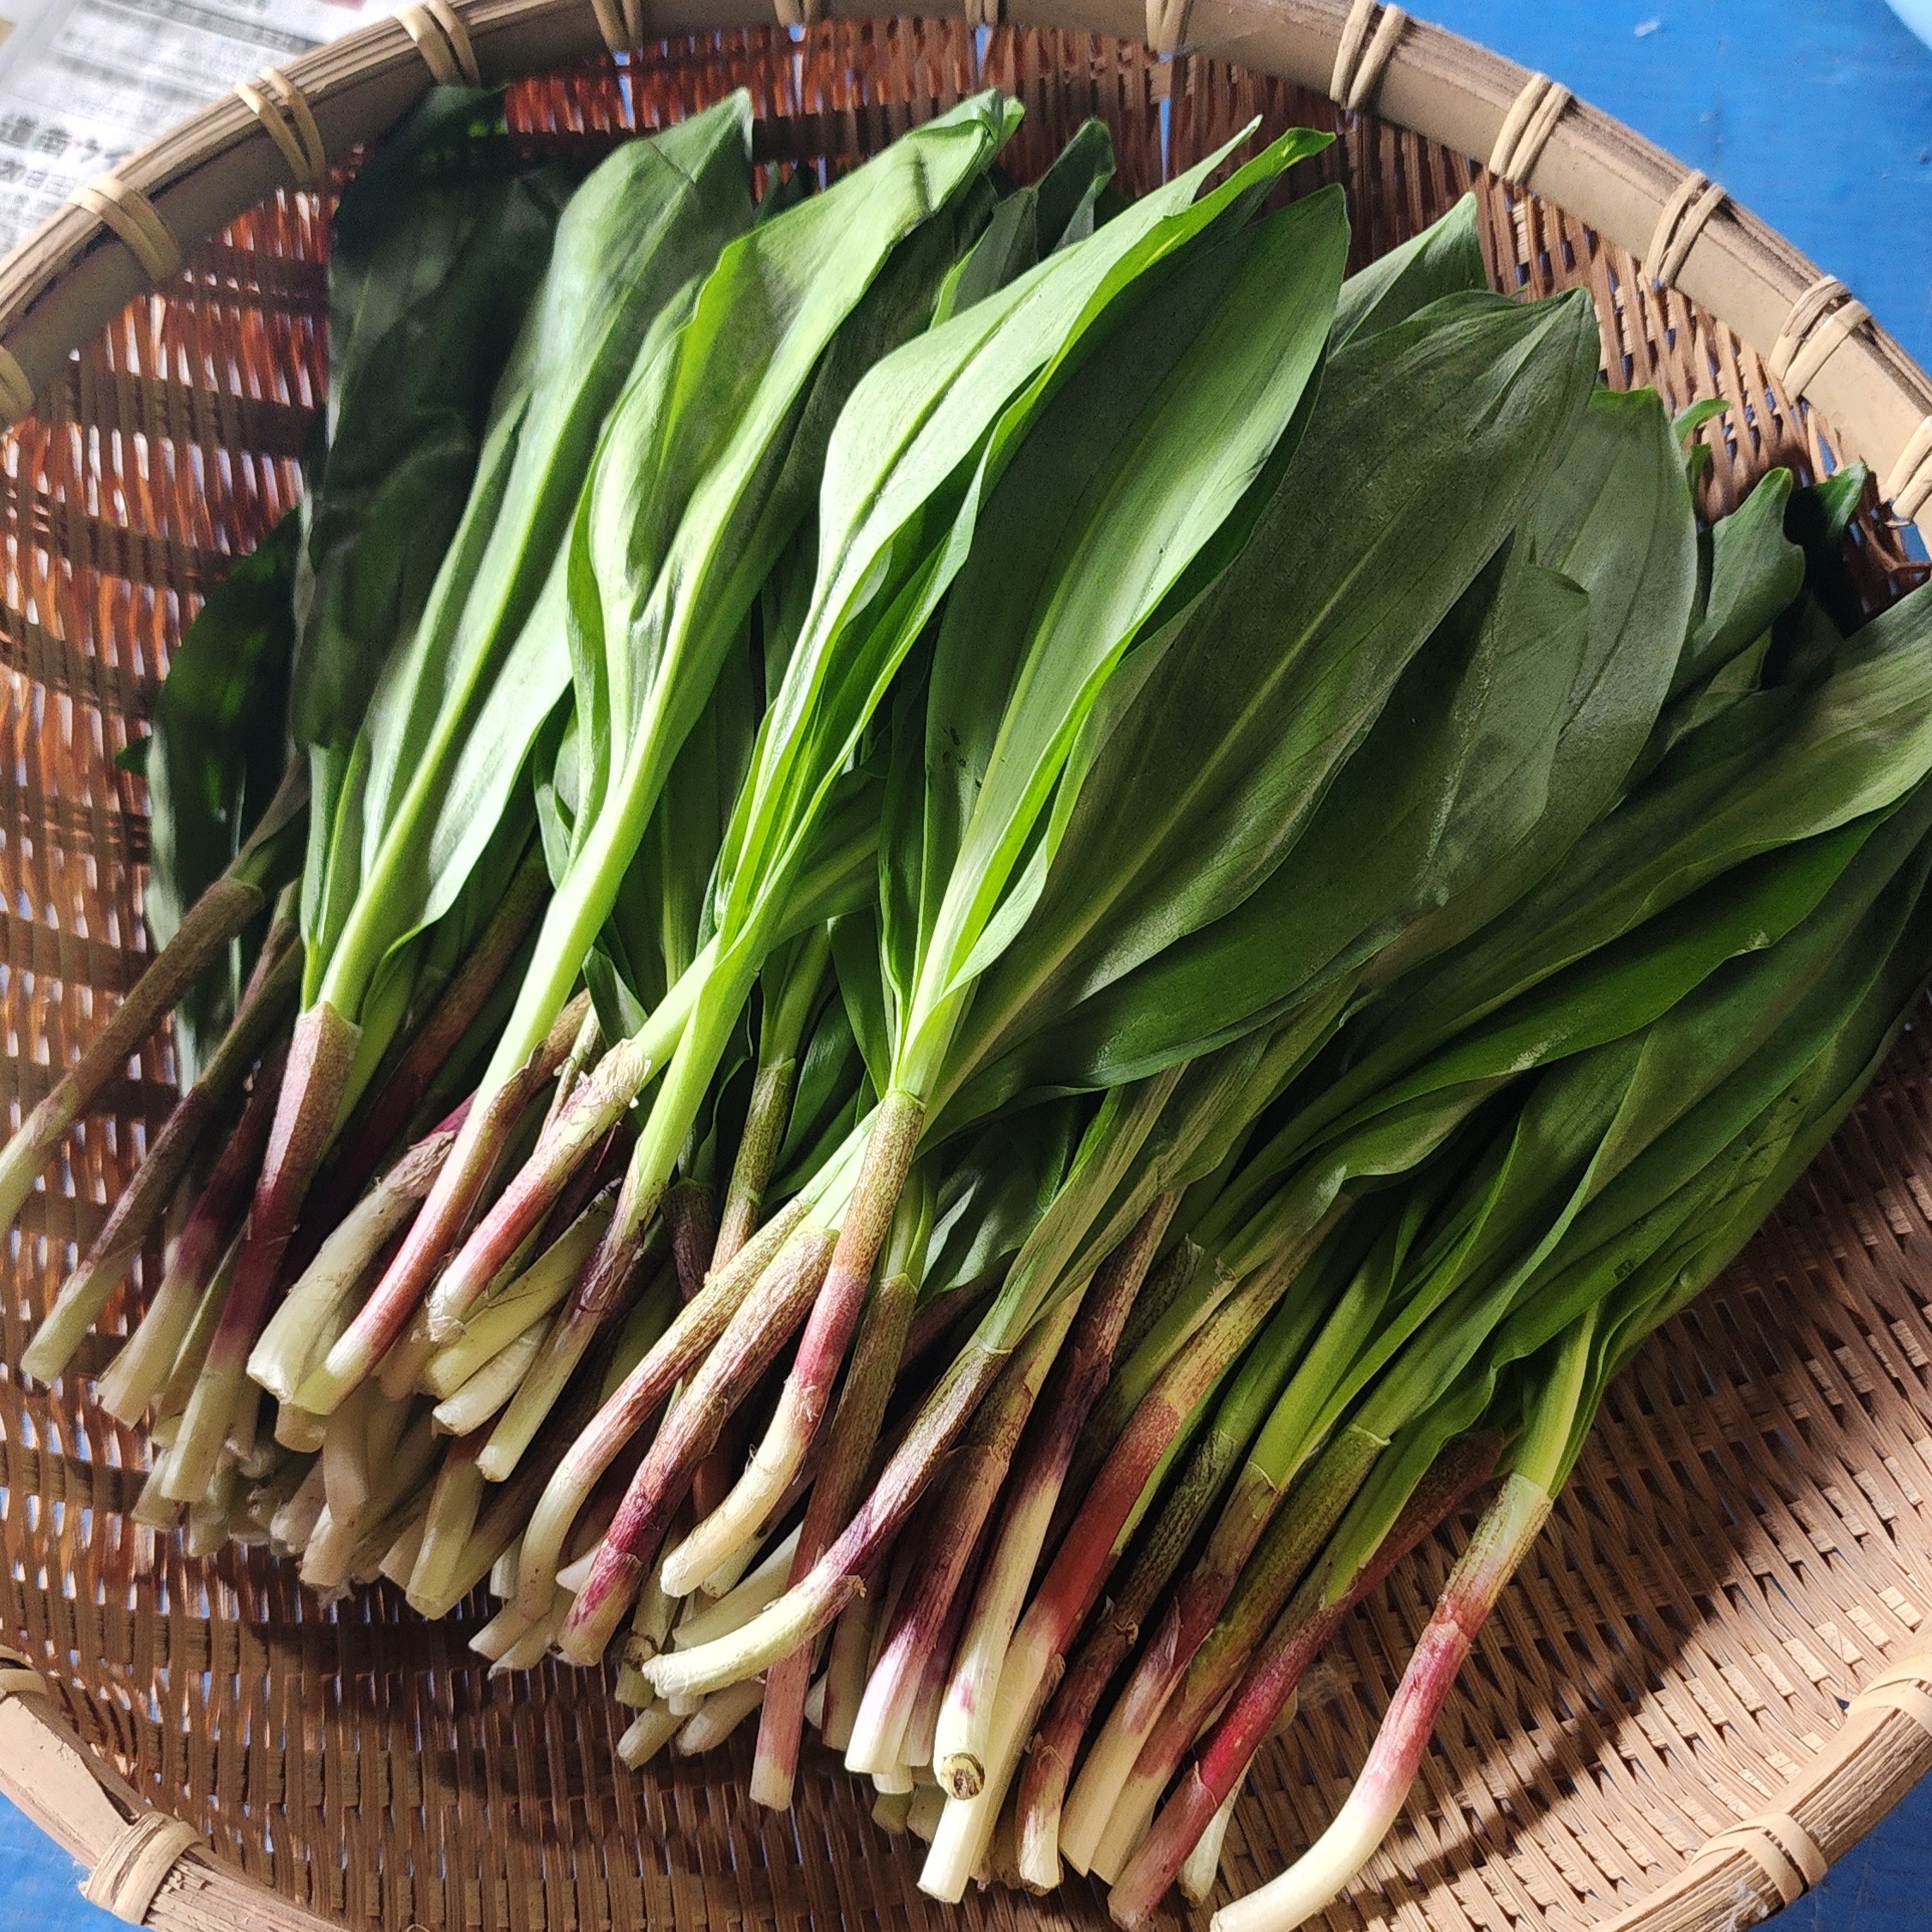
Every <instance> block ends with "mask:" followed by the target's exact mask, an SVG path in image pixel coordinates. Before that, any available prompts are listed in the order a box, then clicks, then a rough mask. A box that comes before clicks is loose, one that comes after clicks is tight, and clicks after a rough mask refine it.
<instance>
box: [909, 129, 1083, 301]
mask: <svg viewBox="0 0 1932 1932" xmlns="http://www.w3.org/2000/svg"><path fill="white" fill-rule="evenodd" d="M1113 176H1114V137H1113V136H1112V135H1110V134H1109V133H1108V129H1107V124H1106V122H1104V121H1083V122H1082V123H1081V124H1080V125H1079V127H1078V128H1077V129H1076V130H1074V135H1073V138H1072V140H1071V141H1069V142H1067V144H1066V147H1065V148H1062V149H1061V150H1060V154H1058V155H1057V156H1056V157H1055V159H1054V165H1053V166H1051V167H1050V168H1048V170H1047V172H1046V173H1044V174H1043V175H1041V178H1039V180H1037V181H1035V182H1032V183H1029V184H1028V185H1027V186H1025V187H1023V188H1017V189H1015V190H1014V191H1013V192H1012V193H1011V194H1010V195H1008V196H1005V198H1004V199H1003V200H1002V201H1001V202H1000V203H999V206H998V207H997V208H995V209H994V210H993V216H992V219H991V220H989V221H988V222H987V228H986V232H985V233H984V234H983V235H981V237H980V238H979V240H978V241H977V242H975V244H974V245H973V248H972V250H971V251H970V252H969V254H967V255H966V256H965V257H963V258H962V259H961V261H960V263H959V264H958V266H957V268H955V269H953V270H952V271H951V274H950V275H948V276H947V277H946V281H945V287H943V288H942V289H941V290H940V292H939V299H938V301H937V303H936V304H935V305H934V307H933V322H934V323H942V322H946V321H949V320H950V319H951V317H954V316H956V315H957V314H958V313H959V311H961V310H962V309H969V308H971V307H972V305H973V304H974V303H975V302H978V301H981V300H983V299H985V298H986V297H987V296H988V295H991V294H993V293H995V292H996V291H997V290H999V289H1001V288H1004V287H1005V286H1006V284H1007V283H1008V282H1010V281H1013V280H1014V279H1015V277H1017V276H1018V275H1023V274H1025V272H1026V271H1027V270H1028V269H1030V268H1032V267H1033V266H1034V264H1035V263H1037V262H1039V261H1041V259H1042V258H1044V257H1047V256H1048V255H1051V254H1052V253H1053V251H1054V250H1055V249H1056V248H1059V247H1060V246H1062V245H1064V244H1065V243H1066V242H1069V241H1078V240H1081V239H1083V238H1084V237H1085V236H1087V235H1090V234H1091V233H1092V232H1093V227H1094V221H1093V208H1094V202H1095V201H1096V198H1097V197H1098V196H1099V194H1100V191H1101V190H1102V188H1104V187H1105V186H1106V185H1107V184H1108V182H1109V181H1110V180H1111V179H1112V178H1113Z"/></svg>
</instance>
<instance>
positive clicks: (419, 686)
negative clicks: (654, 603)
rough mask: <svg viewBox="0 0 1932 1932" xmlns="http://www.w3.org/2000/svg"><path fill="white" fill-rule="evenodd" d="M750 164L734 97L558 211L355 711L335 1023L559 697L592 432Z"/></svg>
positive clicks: (433, 904) (734, 220) (326, 987)
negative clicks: (457, 479) (382, 661)
mask: <svg viewBox="0 0 1932 1932" xmlns="http://www.w3.org/2000/svg"><path fill="white" fill-rule="evenodd" d="M749 167H750V103H749V101H748V100H747V99H746V97H745V96H744V95H743V94H734V95H732V96H730V97H728V99H727V100H725V101H723V102H721V103H720V104H719V105H718V106H716V107H714V108H711V109H709V110H707V111H706V112H704V113H703V114H700V115H697V116H694V117H693V118H691V119H690V120H688V121H684V122H680V123H679V124H677V125H676V126H674V127H673V128H670V129H668V130H666V131H665V132H664V133H662V134H661V135H658V136H653V137H652V138H651V139H649V140H644V141H635V142H627V143H625V145H624V146H623V147H621V148H619V149H618V150H617V151H616V152H615V153H614V154H612V155H611V156H610V158H609V159H608V160H606V161H605V162H603V163H602V164H601V166H599V167H598V168H597V169H596V170H595V172H593V173H592V175H591V176H590V178H589V179H588V180H587V181H586V182H585V183H584V184H583V187H582V188H580V189H579V190H577V193H576V194H575V195H574V196H571V201H570V203H569V205H568V207H567V208H565V211H564V214H563V217H562V219H561V220H559V222H558V228H557V238H556V242H555V245H554V246H553V248H552V251H551V255H550V259H549V261H548V263H547V265H546V269H545V271H544V275H543V278H542V281H541V283H540V286H539V288H538V291H537V294H536V298H535V301H534V305H533V306H532V308H531V310H530V312H529V314H528V317H527V318H526V320H525V323H524V326H523V329H522V333H521V335H520V336H519V339H518V342H517V346H516V350H515V352H514V353H513V354H512V356H511V359H510V365H509V367H508V369H507V370H506V371H505V373H504V377H503V380H502V382H501V383H500V384H499V385H498V392H497V395H496V399H495V401H494V403H493V405H492V414H493V422H492V428H491V432H490V434H489V438H488V439H487V441H486V445H485V450H484V456H483V459H482V462H481V463H480V467H479V471H478V476H477V481H476V486H475V488H474V492H473V493H472V495H471V498H470V500H469V504H468V508H467V509H466V510H465V512H464V516H463V522H462V528H460V529H459V530H458V532H457V534H456V539H455V540H454V541H453V543H452V544H451V546H450V551H449V552H448V554H447V555H446V557H445V558H444V563H443V567H442V569H441V571H439V572H438V577H437V583H436V588H435V589H434V590H433V591H432V594H431V598H430V601H429V605H428V607H427V608H426V611H425V613H424V616H423V619H422V621H421V623H420V625H418V626H417V628H416V630H415V632H414V637H412V639H411V640H410V643H409V646H408V649H405V650H401V651H398V652H396V653H395V654H394V655H392V656H391V657H390V658H389V661H388V663H387V664H386V665H385V667H384V669H383V677H382V679H381V681H380V683H379V684H378V685H377V691H376V693H375V696H374V697H373V698H372V700H371V704H370V708H369V714H368V717H367V720H366V721H365V737H366V740H367V745H368V758H367V767H366V773H365V778H364V782H363V793H364V796H363V799H362V800H361V803H360V806H359V822H360V826H361V855H360V881H359V885H358V888H357V892H356V897H355V902H354V906H353V910H352V912H351V913H350V915H349V916H348V918H347V921H346V922H345V924H344V926H343V928H342V932H341V936H340V938H339V939H338V940H337V941H336V945H335V953H334V957H332V958H330V959H329V961H328V965H327V974H326V977H325V978H324V979H323V981H322V982H321V986H320V988H319V990H320V991H321V992H322V993H323V996H324V997H326V998H327V999H329V1002H330V1003H331V1004H332V1005H335V1007H336V1008H337V1009H338V1011H342V1012H343V1013H344V1014H345V1015H346V1016H347V1017H351V1018H353V1017H355V1015H356V1012H357V1011H358V1008H359V1002H360V999H361V997H362V995H363V993H364V992H365V990H366V988H367V987H369V985H370V984H371V981H372V979H373V977H374V975H375V972H376V969H377V965H378V964H379V963H380V961H381V959H382V957H383V954H384V953H385V952H387V951H389V948H390V947H391V946H393V945H396V944H397V943H398V942H399V941H401V939H406V938H407V937H408V935H409V934H410V933H413V932H414V931H416V930H417V929H419V928H420V927H421V926H422V925H423V924H425V923H426V922H427V921H429V920H431V919H433V918H434V917H436V916H437V915H438V912H439V911H441V910H442V909H444V908H445V907H446V906H447V904H448V903H449V900H450V897H452V896H453V894H454V892H455V891H456V888H457V886H459V885H460V884H461V883H462V878H463V877H465V876H467V872H468V866H470V865H471V864H474V860H475V857H476V854H477V853H478V851H479V850H480V847H481V843H482V842H483V841H484V840H486V838H487V836H488V830H489V825H490V823H491V821H492V818H493V817H494V816H497V815H500V813H501V811H502V809H503V806H504V804H505V803H507V801H508V799H509V796H510V790H511V789H512V788H513V787H514V786H515V785H516V782H517V776H518V773H519V770H520V769H521V767H522V764H523V760H524V757H525V755H526V754H527V753H528V749H529V746H530V744H531V742H532V740H534V737H535V735H536V734H537V732H538V731H539V729H540V728H541V726H542V724H543V722H544V720H545V719H546V717H547V715H548V714H549V711H550V709H551V706H552V704H553V703H555V702H556V699H557V697H559V696H560V695H561V693H562V691H563V688H564V685H565V680H566V679H567V676H568V657H567V655H566V652H565V639H564V636H563V631H562V625H561V621H560V620H561V614H562V610H563V597H562V583H561V574H562V573H561V571H559V570H558V558H559V555H560V553H561V551H562V546H563V541H564V538H565V533H566V531H567V529H568V528H569V520H570V517H571V512H572V511H573V510H574V509H575V507H576V504H577V497H578V494H579V492H580V490H581V487H582V485H583V478H584V474H585V472H586V469H587V468H588V466H589V460H590V456H591V453H592V450H593V448H594V446H595V442H596V440H597V438H598V435H599V432H600V430H601V425H602V421H603V418H604V416H605V414H606V413H607V410H608V409H609V408H610V406H611V403H612V401H613V399H614V398H615V396H616V395H617V394H618V392H619V389H621V387H622V385H623V383H624V382H625V377H626V376H627V374H628V372H629V371H630V368H631V363H632V360H633V359H634V358H635V356H636V354H637V351H638V348H639V347H640V345H641V344H642V343H643V340H644V339H645V337H646V335H647V334H648V332H649V329H650V328H651V326H652V324H653V323H654V321H655V319H656V317H658V315H659V314H660V313H661V311H662V310H663V308H664V307H665V305H667V303H669V302H671V301H672V300H673V299H674V298H675V297H676V296H677V295H678V293H679V291H680V290H681V289H682V288H684V287H685V285H686V284H688V283H689V282H690V281H691V278H692V277H693V275H697V274H701V273H703V271H704V270H705V269H707V268H708V267H709V264H710V263H711V261H712V260H713V259H714V258H715V254H716V251H717V249H718V247H719V245H720V244H721V242H722V241H723V240H724V239H725V238H727V237H728V236H729V235H730V234H732V233H734V232H737V231H739V230H740V229H742V228H743V227H744V226H746V224H747V223H748V222H749V220H750V219H751V208H750V200H749V195H748V184H749ZM519 643H522V646H523V647H524V648H523V649H521V650H520V651H519V650H515V649H512V647H513V646H517V645H519ZM506 655H507V656H508V657H510V659H511V660H512V663H511V666H510V672H509V674H508V675H507V676H505V675H504V669H505V658H506ZM492 698H493V699H495V701H496V703H495V708H494V709H491V708H490V701H491V700H492ZM311 970H312V967H311ZM311 983H312V982H311Z"/></svg>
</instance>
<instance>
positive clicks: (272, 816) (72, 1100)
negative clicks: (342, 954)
mask: <svg viewBox="0 0 1932 1932" xmlns="http://www.w3.org/2000/svg"><path fill="white" fill-rule="evenodd" d="M308 796H309V774H308V761H307V760H306V759H305V758H297V759H295V760H294V761H293V763H292V764H290V765H289V767H288V770H287V772H286V773H285V774H284V775H283V777H282V781H281V788H280V790H278V791H277V792H276V794H275V797H274V798H273V799H272V800H270V801H269V807H268V810H267V811H266V812H264V813H263V817H262V820H261V823H260V824H259V825H258V826H257V829H256V830H255V832H254V833H253V834H252V835H251V837H250V839H249V841H248V842H247V843H246V844H245V845H244V846H243V848H241V850H240V851H239V852H238V854H236V855H235V857H234V859H233V860H232V861H231V863H230V865H229V866H228V869H227V870H226V872H223V873H222V875H221V877H220V878H218V879H216V880H215V882H214V884H212V885H210V886H209V887H208V890H207V891H204V892H203V893H202V896H201V897H200V898H198V899H196V901H195V903H194V904H193V905H191V906H190V908H189V909H188V911H187V914H186V916H185V917H184V919H183V920H182V921H181V924H180V925H179V926H178V927H177V928H176V929H175V934H174V937H173V938H172V939H170V940H169V941H168V943H167V944H166V945H165V946H163V947H162V948H161V950H160V952H159V953H158V954H157V955H156V956H155V957H154V960H153V961H152V962H151V963H149V964H148V968H147V969H146V970H145V971H144V972H143V973H142V975H141V977H140V978H139V979H138V980H136V981H135V983H134V985H133V986H132V987H130V988H129V990H128V993H127V995H126V997H125V998H124V999H123V1000H122V1001H121V1003H120V1005H118V1006H117V1007H116V1008H115V1009H114V1011H112V1013H110V1014H109V1015H108V1016H107V1019H106V1023H105V1024H103V1026H102V1027H101V1029H100V1032H99V1033H97V1034H96V1035H94V1038H93V1039H92V1040H90V1041H88V1044H87V1046H86V1047H85V1048H83V1049H82V1053H81V1056H80V1058H79V1059H78V1060H76V1061H75V1063H74V1065H73V1066H70V1067H69V1068H68V1070H67V1071H66V1072H65V1073H63V1075H62V1076H61V1077H60V1078H59V1079H58V1080H57V1081H56V1082H55V1083H54V1085H53V1089H52V1090H51V1092H50V1093H48V1094H47V1095H46V1096H45V1098H43V1099H42V1100H41V1102H39V1105H38V1106H37V1107H35V1108H34V1109H33V1112H32V1113H31V1114H28V1115H27V1118H26V1119H25V1120H22V1121H21V1124H20V1127H19V1130H18V1131H17V1132H15V1134H14V1135H13V1137H12V1138H10V1139H9V1141H8V1142H7V1144H6V1145H5V1146H4V1147H0V1229H11V1228H12V1227H13V1225H14V1223H15V1221H16V1220H18V1219H19V1217H20V1211H21V1207H22V1205H23V1204H25V1202H26V1200H27V1196H28V1194H30V1193H31V1192H33V1184H34V1182H35V1181H36V1180H39V1178H40V1174H41V1171H42V1170H43V1169H44V1168H45V1167H46V1165H47V1163H48V1162H49V1161H51V1159H52V1158H53V1156H54V1154H55V1151H56V1150H57V1148H58V1147H59V1145H60V1143H61V1141H62V1138H63V1137H64V1136H65V1134H66V1132H67V1130H68V1129H69V1127H70V1126H73V1124H74V1123H75V1120H78V1119H79V1118H80V1117H81V1115H82V1113H84V1112H85V1111H86V1109H87V1108H88V1103H89V1102H91V1101H92V1100H93V1099H94V1096H95V1095H97V1094H98V1093H99V1092H100V1090H101V1089H102V1087H103V1086H105V1085H106V1084H107V1082H108V1081H110V1080H112V1079H113V1078H115V1077H116V1075H118V1073H119V1072H121V1070H122V1069H123V1068H124V1066H126V1065H127V1063H128V1062H129V1061H130V1060H132V1059H133V1058H134V1056H135V1054H136V1053H137V1052H138V1051H139V1050H140V1048H141V1047H142V1044H143V1043H144V1042H145V1041H147V1039H148V1035H151V1034H152V1033H153V1032H154V1030H155V1029H156V1028H157V1027H159V1026H160V1023H161V1022H162V1021H163V1020H165V1019H166V1017H167V1016H168V1015H169V1014H170V1013H171V1012H172V1011H174V1008H175V1007H176V1005H178V1004H179V1002H180V1000H181V999H182V998H183V997H184V994H185V993H187V991H188V989H189V987H191V986H192V985H193V984H194V983H195V981H196V980H198V979H199V978H200V977H201V976H202V972H203V971H204V970H205V969H207V968H208V965H209V964H210V963H212V962H213V961H214V959H215V957H217V956H218V955H219V954H220V952H221V951H223V950H224V949H225V948H226V946H227V945H228V943H229V941H230V940H232V939H235V938H236V937H237V936H238V934H239V933H242V932H244V931H245V930H246V928H247V927H248V926H249V924H250V922H251V921H253V920H254V919H255V918H257V916H258V915H260V914H262V913H263V912H264V911H266V910H267V909H268V906H269V900H270V898H271V897H273V895H274V892H275V887H276V885H277V884H279V883H280V882H281V874H282V873H283V872H284V871H285V870H286V868H287V861H288V860H289V858H290V856H291V854H293V853H294V852H299V849H300V844H301V830H302V821H303V820H304V819H305V818H306V816H307V809H308Z"/></svg>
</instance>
